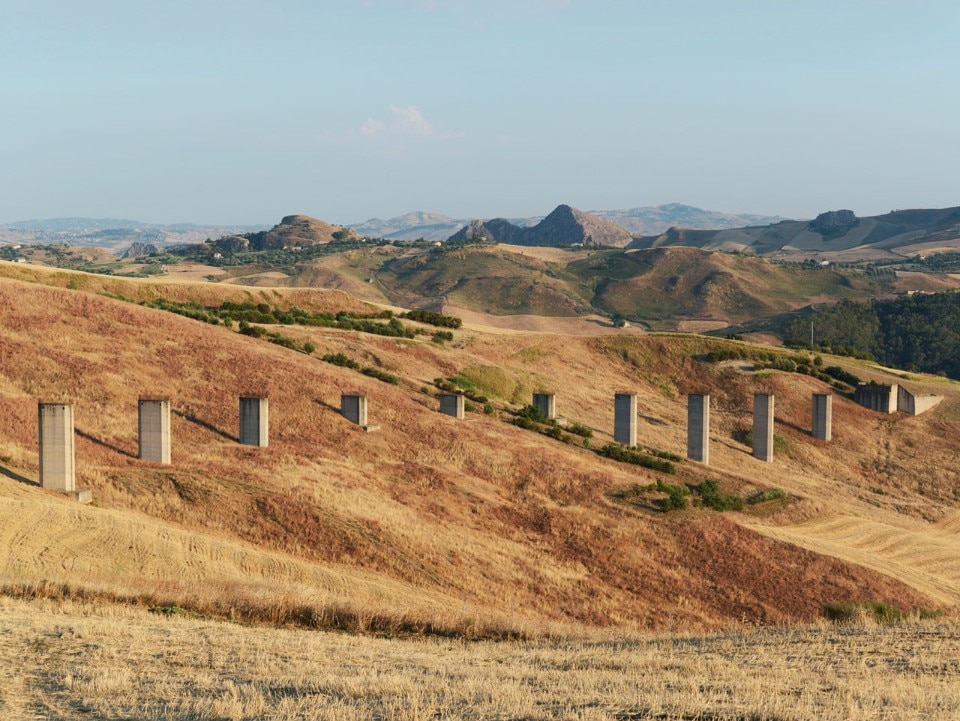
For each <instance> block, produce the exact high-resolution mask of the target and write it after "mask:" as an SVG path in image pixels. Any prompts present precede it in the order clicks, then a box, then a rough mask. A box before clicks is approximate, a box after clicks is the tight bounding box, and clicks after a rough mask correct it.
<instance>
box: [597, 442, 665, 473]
mask: <svg viewBox="0 0 960 721" xmlns="http://www.w3.org/2000/svg"><path fill="white" fill-rule="evenodd" d="M598 453H599V454H600V455H601V456H604V457H605V458H610V459H611V460H614V461H619V462H620V463H631V464H633V465H635V466H640V467H642V468H649V469H650V470H653V471H659V472H660V473H667V474H669V475H673V474H675V473H676V472H677V467H676V466H674V465H673V464H672V463H671V462H670V461H665V460H661V459H659V458H654V457H652V456H649V455H647V454H646V453H638V452H637V451H631V450H630V449H628V448H624V447H623V446H621V445H620V444H618V443H608V444H607V445H605V446H604V447H603V448H601V449H600V450H599V451H598Z"/></svg>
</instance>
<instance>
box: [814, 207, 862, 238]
mask: <svg viewBox="0 0 960 721" xmlns="http://www.w3.org/2000/svg"><path fill="white" fill-rule="evenodd" d="M858 225H860V219H859V218H858V217H857V216H856V214H855V213H854V212H853V211H852V210H828V211H827V212H826V213H820V215H818V216H817V217H816V218H814V219H813V220H811V221H810V230H813V231H816V232H817V233H820V235H824V236H840V235H843V234H844V233H846V232H847V231H848V230H850V229H852V228H856V227H857V226H858Z"/></svg>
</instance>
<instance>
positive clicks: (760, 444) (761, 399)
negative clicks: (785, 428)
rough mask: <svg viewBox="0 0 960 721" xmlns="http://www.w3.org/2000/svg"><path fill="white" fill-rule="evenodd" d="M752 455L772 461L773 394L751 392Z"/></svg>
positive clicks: (762, 459)
mask: <svg viewBox="0 0 960 721" xmlns="http://www.w3.org/2000/svg"><path fill="white" fill-rule="evenodd" d="M753 457H754V458H758V459H759V460H761V461H767V462H768V463H769V462H771V461H773V395H772V394H769V393H754V394H753Z"/></svg>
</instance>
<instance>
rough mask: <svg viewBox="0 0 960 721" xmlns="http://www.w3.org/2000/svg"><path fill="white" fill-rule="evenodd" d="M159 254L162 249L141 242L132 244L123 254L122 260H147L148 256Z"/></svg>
mask: <svg viewBox="0 0 960 721" xmlns="http://www.w3.org/2000/svg"><path fill="white" fill-rule="evenodd" d="M159 252H160V249H159V248H158V247H157V246H155V245H154V244H153V243H141V242H140V241H137V242H135V243H131V244H130V247H129V248H127V249H126V250H125V251H124V252H123V255H121V256H120V259H121V260H126V259H127V258H145V257H146V256H148V255H156V254H157V253H159Z"/></svg>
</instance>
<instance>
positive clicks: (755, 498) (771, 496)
mask: <svg viewBox="0 0 960 721" xmlns="http://www.w3.org/2000/svg"><path fill="white" fill-rule="evenodd" d="M786 497H787V492H786V491H785V490H783V489H782V488H768V489H767V490H765V491H757V492H756V493H753V494H751V495H750V496H748V497H747V503H749V504H750V505H751V506H753V505H756V504H757V503H763V502H764V501H775V500H779V499H781V498H786Z"/></svg>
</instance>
